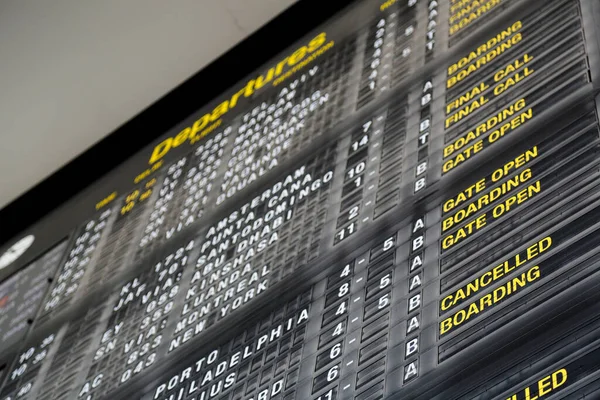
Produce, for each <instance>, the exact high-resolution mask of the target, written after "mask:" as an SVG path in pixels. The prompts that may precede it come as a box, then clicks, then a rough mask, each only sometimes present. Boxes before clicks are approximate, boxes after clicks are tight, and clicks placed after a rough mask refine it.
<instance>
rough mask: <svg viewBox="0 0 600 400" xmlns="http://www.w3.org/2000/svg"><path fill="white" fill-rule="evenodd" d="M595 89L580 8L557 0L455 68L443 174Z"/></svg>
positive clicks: (449, 77)
mask: <svg viewBox="0 0 600 400" xmlns="http://www.w3.org/2000/svg"><path fill="white" fill-rule="evenodd" d="M587 82H589V71H588V61H587V59H586V55H585V46H584V37H583V32H582V26H581V15H580V9H579V5H578V4H577V3H576V2H573V1H564V0H554V1H551V2H549V3H547V4H546V5H545V6H544V7H543V8H542V9H541V10H538V11H536V12H535V13H532V14H530V15H526V16H524V17H523V18H522V19H516V20H514V21H513V22H512V23H510V24H508V25H507V26H506V27H505V28H504V29H503V30H502V31H500V32H497V33H496V34H495V35H494V36H491V37H489V39H488V40H487V41H485V42H481V43H480V44H479V45H478V47H477V48H475V49H473V50H472V51H471V52H469V53H466V54H464V55H463V56H462V57H461V58H459V59H457V60H454V61H453V62H452V63H451V64H450V65H449V66H448V68H447V79H446V102H445V105H444V108H445V110H444V113H445V121H444V131H445V134H444V145H443V164H442V167H441V169H442V172H441V173H442V175H443V174H446V173H448V172H450V171H452V170H454V169H456V168H457V167H458V166H460V165H462V164H465V163H468V162H469V160H471V159H472V158H474V157H475V156H476V155H477V154H478V153H481V152H483V151H484V150H485V149H487V148H490V147H494V146H493V145H494V144H496V143H501V142H502V140H503V139H504V138H506V137H508V136H514V135H517V134H518V132H520V131H522V130H523V129H524V128H526V126H527V125H528V123H529V122H530V121H532V120H534V119H536V118H542V115H544V111H545V110H546V109H548V108H549V107H550V106H552V105H553V104H555V102H556V100H557V99H561V98H564V97H566V96H567V95H568V94H570V93H573V92H574V91H576V90H577V89H578V88H580V87H582V86H584V85H585V84H586V83H587Z"/></svg>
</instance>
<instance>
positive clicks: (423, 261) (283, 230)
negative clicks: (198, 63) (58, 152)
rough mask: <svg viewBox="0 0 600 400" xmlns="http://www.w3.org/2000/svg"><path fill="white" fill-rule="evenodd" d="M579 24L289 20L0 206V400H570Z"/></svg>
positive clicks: (585, 349)
mask: <svg viewBox="0 0 600 400" xmlns="http://www.w3.org/2000/svg"><path fill="white" fill-rule="evenodd" d="M339 3H341V2H339ZM319 11H320V12H319ZM599 17H600V6H599V5H598V4H597V2H595V1H592V0H551V1H541V0H524V1H520V2H517V1H512V0H487V1H485V0H484V1H478V0H455V1H452V0H451V1H438V0H401V1H395V0H387V1H384V2H381V1H371V0H365V1H357V2H353V3H351V4H349V5H347V7H344V6H343V4H336V2H327V5H323V4H318V3H317V2H310V1H304V2H300V3H299V4H298V5H296V6H294V7H292V8H291V9H290V10H288V11H287V12H286V13H284V14H283V15H282V16H280V17H278V19H276V20H275V21H274V22H273V23H271V24H270V25H268V26H267V27H266V28H264V29H263V30H261V31H260V32H259V33H257V34H256V35H255V36H254V37H253V38H251V39H249V41H247V42H245V43H243V44H241V45H240V46H238V47H237V48H236V49H234V50H233V51H232V52H230V53H229V54H228V55H226V56H225V58H224V59H222V60H220V61H217V62H216V63H215V64H214V65H212V66H211V67H209V68H208V69H207V70H206V71H203V72H200V73H199V74H198V75H197V76H196V77H194V78H192V79H191V80H190V81H188V82H186V83H185V84H184V85H182V86H181V87H180V88H178V89H176V90H175V91H174V92H173V93H171V94H169V95H168V96H166V97H165V98H164V99H162V100H160V101H159V102H158V103H157V104H156V105H155V106H152V107H151V108H150V109H148V110H147V111H145V112H143V113H142V114H140V115H139V116H137V117H135V118H134V119H133V120H132V122H130V123H128V124H126V125H125V126H124V127H123V128H121V129H120V130H119V131H117V132H115V133H114V134H113V135H111V136H110V137H109V139H107V140H106V141H104V142H103V143H102V144H100V145H99V146H98V147H96V148H95V149H92V150H91V151H90V152H89V153H88V154H87V155H84V156H82V157H81V158H80V159H78V160H77V161H76V162H75V163H74V164H71V166H68V167H67V168H66V169H64V170H62V171H61V172H59V173H58V174H57V175H55V176H54V177H53V178H51V179H49V180H48V181H46V182H45V183H43V184H42V185H41V186H40V187H38V188H36V189H34V190H33V191H32V192H31V194H28V195H26V196H24V197H23V198H22V199H20V200H18V201H17V202H15V203H14V204H11V205H10V206H9V207H7V208H6V209H5V210H3V211H2V214H1V215H2V220H3V221H6V224H5V225H6V227H7V229H6V231H5V232H4V235H5V236H6V239H7V240H6V241H5V243H4V244H3V245H2V248H1V249H0V254H2V256H0V257H1V258H0V260H1V263H0V264H1V265H2V269H1V270H0V273H1V274H2V282H1V283H0V342H1V343H0V344H1V345H0V362H1V364H2V365H3V369H2V372H3V374H2V376H1V378H0V379H1V385H2V386H1V389H0V399H2V400H4V399H6V400H7V399H11V400H13V399H86V400H91V399H133V398H139V399H144V400H150V399H153V400H157V399H168V400H175V399H177V400H183V399H195V400H198V399H202V400H207V399H243V400H246V399H315V400H316V399H319V400H334V399H382V398H403V399H444V400H447V399H510V400H517V399H530V400H531V399H536V398H544V399H546V398H547V399H551V398H561V399H562V398H596V397H597V396H598V395H599V393H600V392H599V388H600V358H599V356H598V352H599V349H600V342H599V341H598V330H599V329H600V312H599V311H598V307H597V302H598V300H599V296H600V295H599V293H600V292H599V291H598V287H599V285H600V275H599V273H600V272H599V270H600V261H599V260H600V258H599V257H600V255H599V254H598V250H597V249H598V246H597V242H598V240H599V239H600V230H599V228H600V198H599V197H598V188H599V185H600V175H599V174H600V158H599V155H600V138H599V133H600V132H599V129H600V126H599V121H598V100H599V99H600V98H599V97H598V90H597V88H598V84H597V83H598V72H599V64H598V51H599V49H600V47H599V44H598V43H599V42H598V38H599V37H600V36H598V29H597V26H598V21H600V19H599ZM257 43H260V44H261V45H262V50H260V49H257V47H256V44H257ZM265 44H269V45H270V46H265ZM267 47H268V48H267ZM253 52H254V53H253ZM251 54H254V57H249V55H251ZM245 59H248V64H247V65H244V68H245V69H243V71H237V72H236V73H237V74H238V75H231V76H228V77H227V76H223V73H222V71H223V69H222V68H223V65H225V64H226V63H227V62H230V61H231V60H245ZM238 65H241V63H239V62H238ZM219 69H221V71H220V74H219V73H216V75H214V76H223V79H222V80H221V81H218V82H216V81H217V80H215V78H214V76H213V75H211V74H215V71H218V70H219ZM215 82H216V83H215ZM201 87H205V88H206V91H204V92H203V93H204V94H198V93H200V92H202V91H199V90H198V89H199V88H201ZM192 94H194V96H192ZM196 95H197V97H195V96H196ZM202 96H204V97H202ZM140 128H143V129H140ZM146 131H147V132H148V135H146V137H147V138H149V139H146V141H145V142H144V140H139V141H137V140H138V138H139V137H140V134H139V132H146ZM127 138H128V139H127ZM132 139H133V140H132ZM148 140H151V142H149V141H148ZM133 141H137V144H132V145H129V144H128V143H132V142H133ZM113 149H114V154H115V159H114V162H111V163H109V164H106V163H104V162H103V164H104V165H103V166H102V167H100V166H98V165H97V162H98V159H97V158H96V159H94V157H96V156H97V155H98V154H103V152H104V154H108V153H110V152H111V151H112V150H113ZM104 159H105V158H103V160H104ZM117 164H118V165H117ZM86 165H87V166H89V167H90V168H89V171H90V174H89V179H88V180H87V181H85V182H82V181H79V182H77V183H75V184H74V186H73V182H72V179H73V178H72V177H73V175H72V174H73V173H74V172H73V171H75V170H76V169H77V168H82V166H86ZM107 168H114V170H112V171H111V172H109V173H107V172H108V171H107ZM62 185H64V186H65V187H67V186H68V185H71V187H70V189H66V190H58V188H59V187H60V186H62ZM83 186H86V188H85V189H82V188H83ZM40 193H42V194H43V196H42V197H43V198H44V199H45V200H47V201H45V204H46V205H45V207H46V208H44V207H39V208H36V209H35V210H34V211H33V212H32V213H29V214H28V215H27V216H25V217H24V218H23V219H19V218H20V215H21V214H22V213H24V212H25V210H28V207H30V206H31V204H32V202H35V201H39V198H40ZM71 196H74V197H71ZM34 199H37V200H34ZM61 203H62V204H61ZM59 204H60V205H59ZM53 205H55V206H57V207H56V208H55V209H53V210H51V211H50V209H49V208H51V207H52V206H53ZM41 214H45V215H44V216H42V215H41ZM34 220H35V221H34ZM30 223H33V224H32V225H31V226H30ZM3 227H4V224H3ZM19 232H20V233H19ZM9 233H10V238H9Z"/></svg>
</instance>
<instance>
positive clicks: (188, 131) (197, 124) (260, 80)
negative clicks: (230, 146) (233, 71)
mask: <svg viewBox="0 0 600 400" xmlns="http://www.w3.org/2000/svg"><path fill="white" fill-rule="evenodd" d="M326 42H327V35H326V33H325V32H322V33H319V34H318V35H317V36H315V37H314V38H312V39H311V40H310V41H309V42H308V44H306V45H303V46H301V47H299V48H298V49H296V51H294V52H293V53H292V54H291V55H289V56H287V57H285V58H284V59H282V60H281V61H279V62H278V63H277V64H276V65H275V66H273V67H271V68H269V70H268V71H267V72H266V74H264V75H259V76H258V77H256V78H254V79H251V80H250V81H248V82H247V83H246V85H245V86H244V87H243V88H241V89H240V90H238V91H237V92H235V93H234V94H233V95H232V96H231V98H229V99H227V100H225V101H223V102H222V103H220V104H219V105H217V106H216V107H215V108H214V109H213V110H212V111H211V112H208V113H206V114H204V115H203V116H201V117H200V118H198V119H197V120H196V121H194V123H193V124H191V125H190V126H187V127H185V128H184V129H183V130H181V131H180V132H179V133H178V134H177V135H175V136H173V137H169V138H167V139H165V140H163V141H162V142H161V143H159V144H158V145H157V146H156V147H155V148H154V150H153V151H152V154H151V156H150V160H149V161H148V163H149V164H150V165H152V164H154V163H156V162H158V161H159V160H161V159H162V158H163V157H164V156H165V155H166V154H167V153H168V152H169V151H170V150H171V149H173V148H176V147H178V146H181V145H182V144H183V143H186V142H190V144H194V143H196V142H197V141H198V140H200V139H202V138H203V137H205V136H206V135H208V134H209V133H210V132H212V131H213V130H214V129H215V128H217V127H218V125H217V124H220V118H221V117H223V116H224V115H225V114H227V113H228V112H229V111H230V110H232V109H234V108H235V107H236V106H237V105H238V103H239V100H240V99H243V98H248V97H250V96H252V95H253V94H254V93H255V92H256V91H257V90H259V89H261V88H262V87H264V86H265V85H266V84H267V83H270V82H273V80H277V79H278V78H280V77H282V75H284V74H287V72H289V71H287V69H288V68H294V67H295V66H297V65H299V64H300V63H301V62H302V61H303V60H304V59H305V58H306V57H311V55H312V54H313V53H315V52H316V51H317V50H319V49H320V48H321V47H322V46H323V45H324V44H325V43H326ZM330 44H331V46H332V45H333V42H330ZM331 46H330V47H331ZM313 59H314V58H313ZM304 65H306V64H304ZM286 71H287V72H286ZM295 71H297V69H296V70H295ZM289 76H291V74H290V75H286V77H289ZM273 83H274V82H273Z"/></svg>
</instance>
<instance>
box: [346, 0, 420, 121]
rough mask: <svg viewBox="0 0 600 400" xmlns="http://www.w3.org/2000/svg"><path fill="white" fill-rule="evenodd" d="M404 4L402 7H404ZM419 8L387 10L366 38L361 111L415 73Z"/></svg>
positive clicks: (412, 5) (360, 100)
mask: <svg viewBox="0 0 600 400" xmlns="http://www.w3.org/2000/svg"><path fill="white" fill-rule="evenodd" d="M400 4H401V5H400ZM416 25H417V20H416V7H415V4H414V3H412V2H410V1H409V2H408V3H406V2H402V3H396V4H395V5H393V6H390V7H388V8H386V9H385V11H384V12H383V13H382V15H381V17H380V18H378V19H376V20H375V21H374V22H372V23H371V25H370V26H369V28H368V31H367V32H365V33H364V35H366V37H365V41H366V45H365V50H364V59H363V66H362V74H361V75H362V76H361V80H360V88H359V93H358V102H357V108H358V109H360V108H362V107H363V106H364V105H366V104H368V103H369V102H371V101H372V100H374V99H376V98H377V97H378V96H379V95H381V94H383V93H384V92H386V91H387V90H389V89H390V88H392V87H393V86H395V85H396V83H397V82H399V81H400V80H402V79H405V78H406V77H407V76H408V74H409V73H410V72H411V71H412V70H413V69H414V67H413V66H414V63H416V62H418V60H417V59H416V58H415V55H414V54H413V53H416V52H415V31H416Z"/></svg>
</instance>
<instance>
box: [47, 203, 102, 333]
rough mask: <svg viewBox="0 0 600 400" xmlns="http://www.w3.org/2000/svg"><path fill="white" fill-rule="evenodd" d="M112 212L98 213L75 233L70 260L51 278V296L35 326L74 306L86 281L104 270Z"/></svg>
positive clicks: (48, 295)
mask: <svg viewBox="0 0 600 400" xmlns="http://www.w3.org/2000/svg"><path fill="white" fill-rule="evenodd" d="M113 214H114V212H113V210H112V209H110V208H109V209H106V210H104V211H102V212H99V213H98V214H97V215H96V217H95V218H92V219H90V220H89V221H87V222H86V223H85V224H84V225H83V226H82V227H81V228H79V229H78V230H76V231H75V234H74V237H73V238H72V239H71V241H70V243H69V247H68V250H67V257H66V259H65V260H63V264H62V265H61V267H60V268H59V270H58V271H57V273H56V275H55V276H53V277H52V278H51V280H50V281H51V286H50V292H49V293H48V294H47V296H46V298H45V300H44V304H43V306H42V307H41V309H40V311H39V314H38V317H37V320H36V325H40V324H42V323H43V322H45V321H47V320H48V319H49V318H50V317H51V316H52V314H53V313H54V312H58V311H60V310H62V309H64V308H66V307H67V306H68V305H69V304H71V302H72V301H74V299H76V298H77V297H78V296H82V295H83V292H84V290H81V288H82V287H84V286H85V283H86V281H87V280H90V279H91V280H93V279H94V278H93V276H94V274H95V273H97V270H98V269H101V267H100V266H99V265H98V255H99V251H100V249H101V248H102V246H103V245H104V242H105V240H106V238H105V236H106V235H105V233H106V232H107V231H108V229H109V228H108V227H109V226H110V225H111V223H112V221H113V220H114V217H112V215H113Z"/></svg>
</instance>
